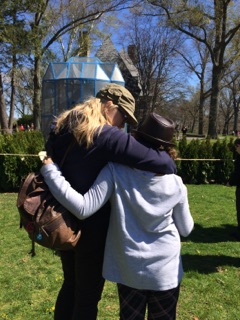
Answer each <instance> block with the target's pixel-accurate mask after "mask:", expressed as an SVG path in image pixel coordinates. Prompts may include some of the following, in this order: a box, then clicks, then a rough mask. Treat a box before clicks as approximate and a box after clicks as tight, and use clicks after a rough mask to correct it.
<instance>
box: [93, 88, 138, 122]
mask: <svg viewBox="0 0 240 320" xmlns="http://www.w3.org/2000/svg"><path fill="white" fill-rule="evenodd" d="M96 97H97V98H99V99H100V100H111V101H112V102H113V103H114V104H115V105H118V106H119V107H120V108H122V109H123V110H124V111H125V112H126V113H127V116H128V119H127V121H126V122H127V123H129V124H131V125H136V124H137V123H138V121H137V119H136V118H135V116H134V111H135V99H134V97H133V96H132V94H131V93H130V92H129V91H128V90H127V89H126V88H124V87H123V86H121V85H119V84H116V83H111V84H109V85H107V86H106V87H104V88H102V89H101V90H100V91H99V92H98V93H97V95H96Z"/></svg>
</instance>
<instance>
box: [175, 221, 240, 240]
mask: <svg viewBox="0 0 240 320" xmlns="http://www.w3.org/2000/svg"><path fill="white" fill-rule="evenodd" d="M234 232H236V227H235V226H233V225H228V224H224V225H221V226H219V227H209V228H206V227H203V226H201V225H200V224H195V225H194V229H193V231H192V233H191V234H190V235H189V236H188V237H187V238H182V239H181V241H182V242H188V241H192V242H199V243H217V242H228V241H237V240H236V239H235V238H234V237H233V236H232V235H231V234H232V233H234Z"/></svg>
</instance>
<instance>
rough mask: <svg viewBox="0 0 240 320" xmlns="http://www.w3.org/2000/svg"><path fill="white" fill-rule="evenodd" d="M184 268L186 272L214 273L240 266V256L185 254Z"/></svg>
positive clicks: (183, 258) (183, 256) (183, 257)
mask: <svg viewBox="0 0 240 320" xmlns="http://www.w3.org/2000/svg"><path fill="white" fill-rule="evenodd" d="M182 261H183V269H184V271H185V272H189V271H197V272H198V273H204V274H208V273H213V272H221V271H222V270H223V269H225V267H227V266H232V267H236V268H239V267H240V258H239V257H229V256H223V255H220V256H214V255H206V256H203V255H192V254H183V255H182Z"/></svg>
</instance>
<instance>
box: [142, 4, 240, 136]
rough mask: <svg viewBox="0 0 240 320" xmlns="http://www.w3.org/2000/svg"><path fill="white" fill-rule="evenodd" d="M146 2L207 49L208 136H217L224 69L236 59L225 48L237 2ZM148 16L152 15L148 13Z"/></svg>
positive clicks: (238, 27) (235, 26) (236, 25)
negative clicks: (209, 90) (208, 61)
mask: <svg viewBox="0 0 240 320" xmlns="http://www.w3.org/2000/svg"><path fill="white" fill-rule="evenodd" d="M148 3H149V4H150V5H151V6H153V7H154V8H155V10H156V8H159V12H158V15H162V14H164V15H165V16H166V19H167V22H168V24H169V25H170V26H172V27H173V28H175V29H177V30H179V31H180V32H182V33H184V34H186V35H187V36H189V37H190V38H191V39H195V40H197V41H198V42H201V43H202V44H204V45H205V46H206V48H207V49H208V50H209V54H210V58H211V62H212V71H211V74H212V76H211V97H210V113H209V126H208V135H209V136H210V137H212V138H216V137H217V119H218V109H219V94H220V90H221V80H222V77H223V75H224V70H226V69H228V68H229V66H230V65H231V64H232V63H233V61H234V60H236V59H238V58H239V55H240V50H239V46H240V43H239V42H238V50H233V51H232V53H231V55H230V54H229V52H230V51H229V50H228V54H226V53H227V48H229V47H230V46H231V44H232V41H233V39H234V37H236V36H237V35H239V32H240V19H239V2H238V1H233V0H211V1H210V0H209V1H204V0H195V1H185V0H178V1H176V0H148ZM151 15H156V14H154V13H151Z"/></svg>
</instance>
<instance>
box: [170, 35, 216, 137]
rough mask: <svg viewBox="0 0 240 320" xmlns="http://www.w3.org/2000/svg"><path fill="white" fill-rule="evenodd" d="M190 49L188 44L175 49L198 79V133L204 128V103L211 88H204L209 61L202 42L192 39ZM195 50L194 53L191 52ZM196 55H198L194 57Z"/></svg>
mask: <svg viewBox="0 0 240 320" xmlns="http://www.w3.org/2000/svg"><path fill="white" fill-rule="evenodd" d="M191 44H192V46H191V49H190V50H189V46H188V47H185V48H184V49H183V51H180V50H179V49H177V50H176V51H177V52H178V54H179V55H180V56H181V57H182V59H183V61H184V63H185V65H186V67H187V69H189V70H190V71H191V72H193V73H194V74H195V75H196V77H197V78H198V80H199V87H200V90H199V103H198V105H199V108H198V134H203V128H204V103H205V100H206V99H207V98H208V97H209V95H210V93H211V90H210V89H208V90H207V89H206V87H207V86H206V73H207V66H208V62H209V51H208V49H207V48H206V47H204V46H202V43H200V42H198V41H196V40H193V42H192V43H191ZM193 51H196V54H194V53H193ZM196 55H198V57H196Z"/></svg>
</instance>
